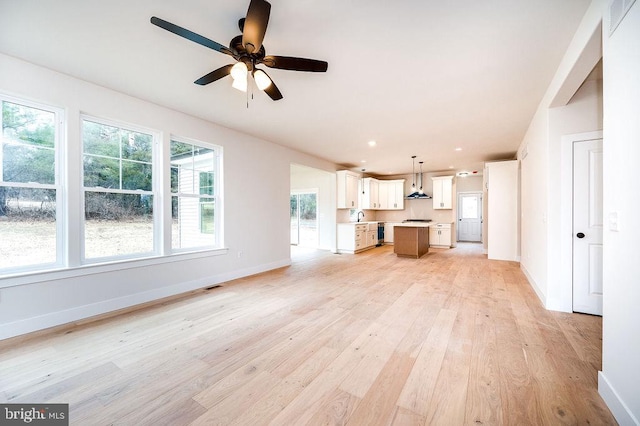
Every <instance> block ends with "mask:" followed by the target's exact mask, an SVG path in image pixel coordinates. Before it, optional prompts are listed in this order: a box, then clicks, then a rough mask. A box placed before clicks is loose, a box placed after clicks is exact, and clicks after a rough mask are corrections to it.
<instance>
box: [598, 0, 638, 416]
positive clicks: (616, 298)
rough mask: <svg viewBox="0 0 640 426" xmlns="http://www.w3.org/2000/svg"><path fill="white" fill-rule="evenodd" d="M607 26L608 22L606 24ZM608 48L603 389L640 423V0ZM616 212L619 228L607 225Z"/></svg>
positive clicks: (616, 408) (615, 406) (620, 411)
mask: <svg viewBox="0 0 640 426" xmlns="http://www.w3.org/2000/svg"><path fill="white" fill-rule="evenodd" d="M605 27H608V25H607V26H605ZM603 47H604V59H603V63H604V142H603V152H604V169H603V170H604V220H605V230H604V235H603V240H604V241H603V244H604V289H603V292H604V300H603V309H604V314H603V341H602V373H601V374H600V377H599V380H598V386H599V390H600V394H601V395H602V396H603V398H604V400H605V401H606V402H607V404H608V405H609V407H610V408H611V410H612V411H613V413H614V415H615V416H616V419H617V420H618V422H619V423H620V424H640V368H639V367H638V360H640V309H639V306H640V250H639V248H638V242H639V241H640V222H639V221H638V212H640V197H639V196H638V195H639V194H640V179H638V174H637V166H638V159H640V2H636V3H635V4H634V5H633V6H632V7H631V10H629V12H628V14H627V15H626V17H625V19H624V21H622V23H621V24H620V26H619V27H618V29H617V30H616V32H615V33H614V34H613V35H612V36H611V38H609V36H608V31H607V30H605V32H604V36H603ZM612 213H617V215H618V218H619V231H618V232H614V231H611V230H610V229H609V227H608V219H609V215H610V214H612Z"/></svg>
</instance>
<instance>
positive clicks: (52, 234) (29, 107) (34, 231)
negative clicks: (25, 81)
mask: <svg viewBox="0 0 640 426" xmlns="http://www.w3.org/2000/svg"><path fill="white" fill-rule="evenodd" d="M0 102H1V107H2V146H1V149H0V270H4V269H7V268H12V269H14V270H22V269H31V268H33V267H37V266H40V265H55V264H57V263H59V262H60V256H59V250H58V244H59V243H60V236H59V231H58V228H59V227H58V223H59V221H58V216H59V214H60V212H61V210H60V208H59V206H58V193H59V191H60V187H59V176H60V173H59V165H60V162H59V161H58V156H59V149H60V148H59V145H60V138H59V133H60V132H59V123H60V121H61V117H60V115H61V112H59V111H57V110H54V109H47V108H46V107H42V106H37V105H33V104H30V103H27V102H22V101H17V100H16V101H14V100H13V99H9V98H5V97H0Z"/></svg>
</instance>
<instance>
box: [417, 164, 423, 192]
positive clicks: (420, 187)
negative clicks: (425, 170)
mask: <svg viewBox="0 0 640 426" xmlns="http://www.w3.org/2000/svg"><path fill="white" fill-rule="evenodd" d="M422 163H424V161H420V190H419V191H418V192H420V195H422V194H424V191H423V190H422Z"/></svg>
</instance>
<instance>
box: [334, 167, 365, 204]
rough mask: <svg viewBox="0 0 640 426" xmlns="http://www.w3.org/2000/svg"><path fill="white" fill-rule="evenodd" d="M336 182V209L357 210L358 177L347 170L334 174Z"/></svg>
mask: <svg viewBox="0 0 640 426" xmlns="http://www.w3.org/2000/svg"><path fill="white" fill-rule="evenodd" d="M336 175H337V181H338V191H337V198H338V200H337V201H338V202H337V204H338V208H339V209H357V208H358V181H359V180H360V175H359V174H358V173H354V172H352V171H349V170H340V171H337V172H336Z"/></svg>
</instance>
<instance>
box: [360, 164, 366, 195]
mask: <svg viewBox="0 0 640 426" xmlns="http://www.w3.org/2000/svg"><path fill="white" fill-rule="evenodd" d="M364 171H365V169H362V177H361V178H360V186H362V195H364Z"/></svg>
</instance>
